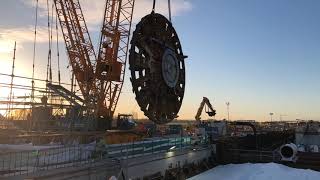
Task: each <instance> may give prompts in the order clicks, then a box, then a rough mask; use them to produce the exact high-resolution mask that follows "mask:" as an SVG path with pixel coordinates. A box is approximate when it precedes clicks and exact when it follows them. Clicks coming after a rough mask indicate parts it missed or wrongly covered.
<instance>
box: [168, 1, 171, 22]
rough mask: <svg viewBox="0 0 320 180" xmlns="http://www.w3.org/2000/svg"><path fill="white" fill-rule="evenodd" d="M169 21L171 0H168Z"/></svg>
mask: <svg viewBox="0 0 320 180" xmlns="http://www.w3.org/2000/svg"><path fill="white" fill-rule="evenodd" d="M168 10H169V21H170V22H171V1H170V0H168Z"/></svg>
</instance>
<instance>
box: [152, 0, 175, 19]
mask: <svg viewBox="0 0 320 180" xmlns="http://www.w3.org/2000/svg"><path fill="white" fill-rule="evenodd" d="M155 8H156V0H153V4H152V12H151V13H154V12H155ZM168 11H169V21H170V22H171V0H168Z"/></svg>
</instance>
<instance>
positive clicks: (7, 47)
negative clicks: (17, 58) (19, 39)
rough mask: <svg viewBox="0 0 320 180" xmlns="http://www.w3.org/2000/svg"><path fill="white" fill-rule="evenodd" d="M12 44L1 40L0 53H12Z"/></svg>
mask: <svg viewBox="0 0 320 180" xmlns="http://www.w3.org/2000/svg"><path fill="white" fill-rule="evenodd" d="M13 46H14V42H13V41H10V40H4V39H1V41H0V53H10V52H12V51H13Z"/></svg>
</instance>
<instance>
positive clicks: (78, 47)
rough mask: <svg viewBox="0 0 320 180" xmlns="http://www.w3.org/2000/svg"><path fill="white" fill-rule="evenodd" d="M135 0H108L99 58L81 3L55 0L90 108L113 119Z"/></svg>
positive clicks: (69, 0)
mask: <svg viewBox="0 0 320 180" xmlns="http://www.w3.org/2000/svg"><path fill="white" fill-rule="evenodd" d="M134 2H135V0H106V6H105V12H104V19H103V24H102V30H101V37H100V44H99V50H98V56H96V54H95V51H94V48H93V45H92V42H91V39H90V35H89V32H88V28H87V25H86V22H85V19H84V16H83V13H82V10H81V6H80V3H79V0H54V3H55V6H56V12H57V15H58V18H59V21H60V25H61V29H62V33H63V36H64V40H65V44H66V48H67V52H68V55H69V60H70V63H71V65H72V68H73V73H74V74H75V78H76V80H77V83H78V85H79V87H80V89H81V92H82V94H83V96H84V99H85V101H86V105H87V107H91V108H92V110H93V112H94V114H95V115H96V116H97V117H99V118H101V117H102V118H103V119H105V118H107V119H109V118H112V116H113V113H114V111H115V108H116V105H117V102H118V100H119V95H120V92H121V89H122V86H123V81H124V74H125V66H126V58H127V52H128V42H129V37H130V29H131V21H132V14H133V7H134Z"/></svg>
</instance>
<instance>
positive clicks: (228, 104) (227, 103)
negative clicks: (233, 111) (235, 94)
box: [226, 102, 230, 121]
mask: <svg viewBox="0 0 320 180" xmlns="http://www.w3.org/2000/svg"><path fill="white" fill-rule="evenodd" d="M226 105H227V112H228V121H230V117H229V106H230V102H226Z"/></svg>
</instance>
